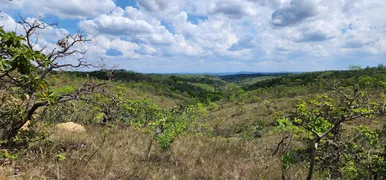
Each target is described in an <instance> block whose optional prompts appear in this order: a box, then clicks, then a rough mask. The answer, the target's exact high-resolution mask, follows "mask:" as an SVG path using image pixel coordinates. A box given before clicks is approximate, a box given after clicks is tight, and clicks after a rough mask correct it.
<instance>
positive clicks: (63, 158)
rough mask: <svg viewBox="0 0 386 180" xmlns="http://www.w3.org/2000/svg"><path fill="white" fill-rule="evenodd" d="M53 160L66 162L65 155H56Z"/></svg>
mask: <svg viewBox="0 0 386 180" xmlns="http://www.w3.org/2000/svg"><path fill="white" fill-rule="evenodd" d="M55 160H56V161H64V160H66V155H65V154H56V155H55Z"/></svg>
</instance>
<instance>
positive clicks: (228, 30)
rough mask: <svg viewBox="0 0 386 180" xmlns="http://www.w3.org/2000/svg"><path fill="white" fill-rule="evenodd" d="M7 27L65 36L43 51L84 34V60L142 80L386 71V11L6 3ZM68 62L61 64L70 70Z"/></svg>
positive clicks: (150, 2)
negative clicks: (174, 75)
mask: <svg viewBox="0 0 386 180" xmlns="http://www.w3.org/2000/svg"><path fill="white" fill-rule="evenodd" d="M3 1H4V2H2V7H0V10H1V11H2V12H1V13H0V15H1V17H0V25H1V26H4V28H5V29H6V30H8V31H15V30H16V31H18V33H19V34H22V33H23V32H22V31H21V28H20V27H19V26H18V25H17V24H16V22H17V20H18V14H21V15H22V16H24V17H29V18H39V19H41V20H42V21H44V22H46V23H53V22H58V23H59V26H57V27H52V28H49V29H47V30H44V31H42V32H41V33H40V34H41V36H42V38H40V42H39V43H40V46H47V47H52V48H54V46H55V43H54V42H56V41H57V40H58V39H60V37H64V36H65V35H66V34H73V33H76V32H77V31H78V30H83V31H84V32H86V33H87V34H88V35H89V36H90V37H93V36H96V37H95V40H94V41H93V43H91V44H85V45H84V47H81V48H85V49H88V54H87V60H89V61H96V60H99V59H103V60H104V62H105V63H106V64H107V65H109V66H117V68H119V69H128V70H134V71H139V72H146V73H149V72H152V73H154V72H155V73H168V72H237V71H255V72H275V71H297V72H298V71H319V70H327V69H347V68H348V67H349V66H350V65H361V66H367V65H369V66H376V65H378V64H380V63H384V64H386V59H385V57H386V56H385V55H386V1H380V0H211V1H208V0H195V1H191V0H168V1H165V0H67V1H58V0H34V1H28V3H27V1H26V0H20V1H8V0H3ZM72 60H73V59H71V57H69V58H68V59H64V60H63V61H69V62H71V61H72Z"/></svg>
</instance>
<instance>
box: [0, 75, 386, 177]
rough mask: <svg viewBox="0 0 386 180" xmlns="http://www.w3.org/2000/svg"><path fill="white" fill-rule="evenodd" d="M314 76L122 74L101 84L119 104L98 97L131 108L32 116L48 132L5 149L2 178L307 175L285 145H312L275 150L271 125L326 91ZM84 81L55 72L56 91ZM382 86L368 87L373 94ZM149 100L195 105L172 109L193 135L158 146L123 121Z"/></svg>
mask: <svg viewBox="0 0 386 180" xmlns="http://www.w3.org/2000/svg"><path fill="white" fill-rule="evenodd" d="M122 73H124V72H122ZM363 74H364V75H366V73H365V72H364V73H363ZM363 74H362V75H363ZM312 75H313V74H312ZM343 75H344V76H345V77H343ZM343 75H339V74H338V75H336V76H335V77H339V78H341V82H346V81H350V78H352V76H351V75H347V74H345V73H343ZM94 76H95V77H98V76H97V75H94ZM131 76H132V75H131ZM136 76H139V75H138V74H136ZM309 76H310V75H304V74H301V75H284V76H278V77H272V76H265V77H248V78H244V79H242V78H240V79H238V80H237V82H235V81H234V82H226V81H224V80H222V79H220V78H217V77H212V76H195V75H181V76H178V75H173V76H166V75H149V76H147V75H141V78H142V79H141V80H138V81H135V80H133V79H131V80H130V79H128V80H125V79H116V80H114V81H112V82H109V84H108V85H106V87H105V89H104V90H103V93H104V94H105V95H106V94H107V95H111V97H113V98H116V99H115V100H116V101H111V102H110V101H109V100H108V99H107V100H104V101H102V100H103V98H102V97H99V96H95V97H93V98H95V99H98V98H99V99H98V100H100V101H101V102H105V103H106V104H107V106H109V107H110V106H111V107H115V105H117V104H119V107H120V106H123V105H124V104H125V103H126V105H127V106H130V107H128V109H126V110H127V112H126V111H125V112H121V111H123V110H122V109H118V110H115V109H114V111H112V113H113V115H112V117H114V118H115V119H116V120H115V121H112V122H108V123H107V124H105V123H101V121H100V118H99V120H98V117H99V116H100V115H101V113H102V114H103V113H105V114H103V115H108V114H106V112H105V111H103V106H101V107H98V108H97V106H96V105H95V104H92V103H91V104H90V103H86V102H82V101H71V102H68V103H65V104H62V105H57V106H48V107H46V108H44V109H42V110H41V111H39V113H38V114H37V115H36V119H39V121H36V123H34V124H33V126H31V127H30V128H31V129H30V130H33V132H44V133H46V135H45V137H46V138H44V139H43V140H39V141H34V140H33V139H30V140H29V141H28V146H27V147H24V148H18V149H13V150H7V153H8V152H9V153H15V154H17V157H13V158H12V157H10V156H6V155H4V154H5V153H3V155H2V158H1V167H0V179H267V180H268V179H282V178H285V179H304V178H305V177H306V176H307V171H308V169H307V163H306V160H303V161H299V162H298V163H294V164H292V165H291V166H289V167H286V166H283V156H282V155H283V154H285V153H286V152H287V151H288V149H302V148H303V149H304V148H305V147H306V145H307V144H305V143H304V142H303V141H301V140H299V139H295V138H294V139H291V141H290V142H287V141H286V142H285V143H284V145H283V146H280V147H279V148H278V144H280V142H281V140H282V139H283V137H284V136H286V135H288V134H286V133H281V132H277V131H275V127H276V126H277V120H278V119H279V118H280V117H283V116H288V115H289V114H290V112H291V111H293V110H294V109H296V107H297V105H298V104H299V102H300V101H306V100H311V99H313V98H315V96H316V94H315V92H319V91H322V90H321V89H317V88H316V87H319V84H318V83H317V82H316V79H311V80H310V79H309ZM346 76H347V77H346ZM144 77H146V78H144ZM97 79H99V81H105V80H103V78H101V77H98V78H97ZM84 81H86V79H85V77H84V76H83V75H82V74H79V73H78V74H77V73H74V74H72V73H64V74H56V75H53V76H51V77H50V79H49V82H50V84H51V85H52V87H53V90H54V91H55V92H66V91H71V89H72V88H73V87H75V86H76V85H80V84H82V83H83V82H84ZM283 82H286V83H283ZM373 83H375V82H373ZM256 87H257V88H256ZM377 92H378V91H374V92H372V93H373V94H374V96H376V93H377ZM325 93H327V94H331V93H330V92H329V91H325ZM3 96H4V95H3ZM101 98H102V99H101ZM144 99H147V100H150V102H152V103H153V104H154V105H155V107H154V109H155V110H157V112H160V113H161V112H162V113H164V112H166V111H167V112H169V113H170V112H172V111H170V109H173V108H174V107H185V108H186V107H191V110H186V111H184V112H186V114H177V115H176V118H177V119H185V120H186V121H187V122H190V123H192V125H191V126H189V128H186V132H187V133H181V134H180V135H178V136H175V138H173V139H172V140H171V141H170V142H169V143H170V146H169V147H168V148H163V146H162V143H161V144H159V143H156V142H153V141H156V140H157V139H155V138H154V133H153V131H151V129H149V128H146V127H144V126H142V125H140V126H136V125H133V124H130V123H129V122H128V121H127V120H125V119H126V118H127V117H126V116H130V117H131V116H133V118H134V115H138V112H137V111H134V110H138V111H139V110H141V109H142V110H143V109H144V108H148V109H149V111H150V110H152V111H151V112H153V109H150V108H149V107H147V106H146V107H145V106H134V105H133V106H131V105H132V104H133V103H132V102H137V101H136V100H138V102H142V100H144ZM378 99H379V98H378ZM108 102H110V103H111V104H108ZM120 103H122V104H120ZM196 104H199V105H196ZM117 107H118V106H117ZM151 107H153V105H151ZM130 108H131V109H130ZM135 108H137V109H135ZM133 109H134V110H133ZM155 110H154V111H155ZM140 112H143V113H145V114H146V113H147V111H146V110H145V111H140ZM192 112H194V113H192ZM196 112H199V113H196ZM114 113H116V114H114ZM136 113H137V114H136ZM162 113H161V114H162ZM189 113H190V114H189ZM118 114H123V115H120V116H118ZM149 116H150V115H149ZM155 117H158V116H155ZM173 117H174V116H173ZM135 118H138V119H140V118H144V116H142V114H139V115H138V116H135ZM191 119H194V121H190V120H191ZM68 121H73V122H76V123H79V124H82V125H84V126H85V128H86V130H87V131H86V132H85V133H66V132H62V131H57V130H55V129H54V128H53V127H54V125H55V124H57V123H61V122H68ZM155 121H156V120H154V122H155ZM130 122H131V121H130ZM184 122H185V121H184ZM385 123H386V118H385V117H383V116H379V117H374V118H359V119H358V120H356V121H353V122H348V123H345V124H344V126H343V129H344V130H343V131H344V133H343V134H344V135H349V134H350V133H351V132H352V131H353V129H355V127H357V126H359V125H365V126H368V127H370V129H374V130H376V129H382V127H383V126H384V124H385ZM173 137H174V136H173ZM149 147H151V149H150V151H148V150H149ZM3 151H4V152H5V149H4V150H3ZM275 151H277V152H276V153H274V152H275ZM284 167H285V168H284ZM327 177H328V176H327ZM325 178H326V174H325V172H324V171H322V170H320V171H319V170H317V171H316V173H315V174H314V179H325Z"/></svg>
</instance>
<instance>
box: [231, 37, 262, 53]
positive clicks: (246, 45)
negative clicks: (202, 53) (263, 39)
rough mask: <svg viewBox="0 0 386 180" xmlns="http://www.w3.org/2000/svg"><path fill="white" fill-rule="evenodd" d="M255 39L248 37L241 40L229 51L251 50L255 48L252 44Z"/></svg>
mask: <svg viewBox="0 0 386 180" xmlns="http://www.w3.org/2000/svg"><path fill="white" fill-rule="evenodd" d="M252 40H253V37H251V36H247V37H243V38H241V39H239V40H238V41H237V43H233V44H232V46H231V47H230V48H229V49H228V50H229V51H239V50H244V49H251V48H253V47H255V45H254V44H253V43H252Z"/></svg>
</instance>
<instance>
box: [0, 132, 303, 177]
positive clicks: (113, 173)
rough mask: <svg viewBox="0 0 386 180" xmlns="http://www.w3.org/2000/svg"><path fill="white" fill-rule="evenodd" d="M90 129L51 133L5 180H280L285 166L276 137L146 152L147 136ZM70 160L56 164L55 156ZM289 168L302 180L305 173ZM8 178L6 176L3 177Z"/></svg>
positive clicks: (8, 168) (202, 141)
mask: <svg viewBox="0 0 386 180" xmlns="http://www.w3.org/2000/svg"><path fill="white" fill-rule="evenodd" d="M103 137H104V135H103V129H101V128H88V132H87V133H83V134H74V133H72V134H65V133H61V134H53V135H51V137H50V139H51V140H52V142H53V144H52V145H45V146H39V147H38V148H31V150H29V151H28V152H26V153H24V154H23V155H22V156H20V157H19V158H18V159H17V160H15V161H13V162H12V163H10V164H8V165H3V166H2V167H1V169H0V178H1V179H9V178H16V179H259V178H260V179H280V176H281V173H278V172H281V166H280V160H279V159H278V158H277V157H272V149H273V148H274V147H275V146H276V143H277V141H278V140H279V139H280V137H279V136H277V135H271V136H266V137H264V138H261V139H258V140H253V141H242V140H237V139H226V138H220V137H215V138H210V137H181V138H179V139H177V140H176V141H175V142H174V143H173V145H172V148H171V149H170V150H168V151H166V150H162V149H160V148H159V147H158V146H157V145H155V146H154V147H153V150H152V152H151V156H150V159H149V160H147V159H146V156H145V150H146V148H147V146H148V143H149V141H150V138H149V136H148V135H147V134H146V133H143V132H140V131H138V130H133V129H124V130H122V129H120V130H114V131H112V132H110V133H109V134H108V135H107V136H106V138H105V140H103V139H104V138H103ZM58 154H61V155H64V156H65V157H66V158H65V159H64V160H58V158H57V157H56V155H58ZM297 171H298V172H296V171H293V172H292V170H291V178H290V179H298V178H299V177H300V176H301V175H302V172H303V171H302V170H300V171H299V170H297ZM3 177H5V178H3Z"/></svg>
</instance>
